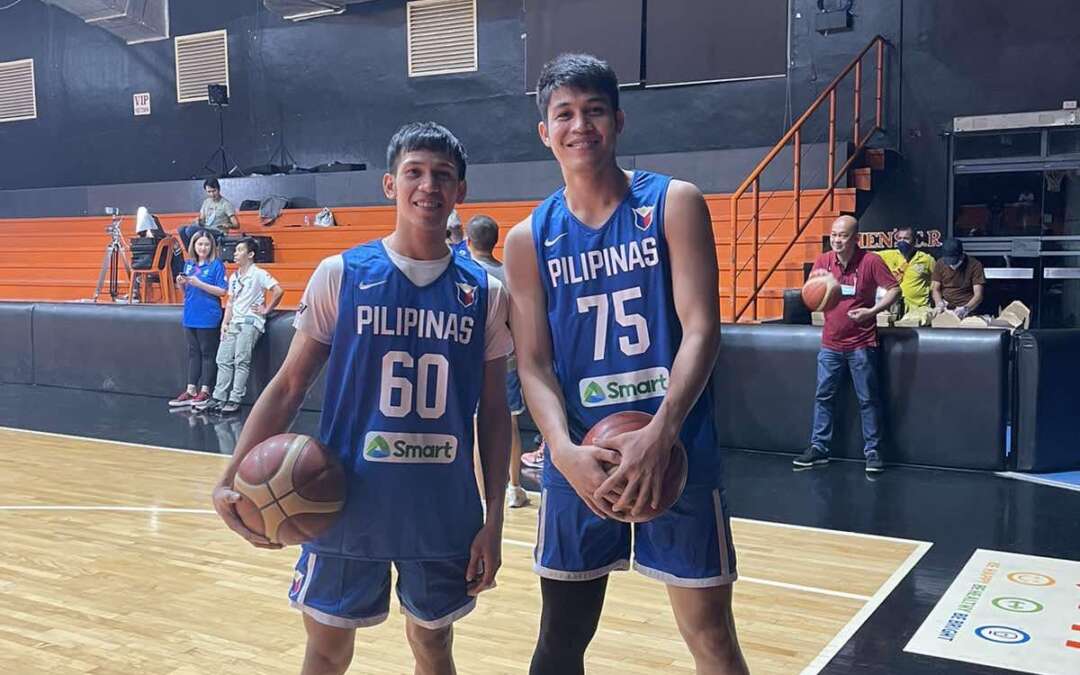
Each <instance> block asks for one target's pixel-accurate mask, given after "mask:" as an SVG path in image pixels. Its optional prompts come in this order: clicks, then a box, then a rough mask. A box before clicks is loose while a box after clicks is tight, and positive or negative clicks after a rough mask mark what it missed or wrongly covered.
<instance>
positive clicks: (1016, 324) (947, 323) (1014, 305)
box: [930, 300, 1031, 331]
mask: <svg viewBox="0 0 1080 675" xmlns="http://www.w3.org/2000/svg"><path fill="white" fill-rule="evenodd" d="M1030 320H1031V310H1030V309H1028V307H1027V305H1025V304H1024V303H1022V302H1020V301H1019V300H1014V301H1013V302H1010V303H1009V305H1008V306H1007V307H1005V309H1003V310H1001V311H1000V312H999V313H998V315H997V316H989V315H985V316H967V317H964V318H963V319H961V318H960V317H959V316H957V315H956V313H955V312H953V311H952V310H948V309H947V310H945V311H943V312H940V313H938V314H937V315H936V316H934V318H933V319H932V320H931V322H930V325H931V326H933V327H934V328H996V329H1002V328H1004V329H1006V330H1010V331H1014V330H1018V329H1022V328H1027V327H1028V324H1029V323H1030Z"/></svg>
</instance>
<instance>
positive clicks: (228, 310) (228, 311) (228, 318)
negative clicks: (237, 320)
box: [221, 295, 233, 335]
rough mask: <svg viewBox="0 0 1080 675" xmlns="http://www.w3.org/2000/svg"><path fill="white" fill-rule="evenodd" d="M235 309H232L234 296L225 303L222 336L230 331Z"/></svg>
mask: <svg viewBox="0 0 1080 675" xmlns="http://www.w3.org/2000/svg"><path fill="white" fill-rule="evenodd" d="M232 317H233V309H232V296H231V295H230V296H229V299H228V300H226V301H225V314H224V315H223V316H222V317H221V334H222V335H224V334H225V331H227V330H229V324H230V323H232Z"/></svg>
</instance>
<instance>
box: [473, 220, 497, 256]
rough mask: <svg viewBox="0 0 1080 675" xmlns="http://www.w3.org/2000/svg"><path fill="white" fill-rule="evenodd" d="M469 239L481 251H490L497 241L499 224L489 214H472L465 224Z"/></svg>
mask: <svg viewBox="0 0 1080 675" xmlns="http://www.w3.org/2000/svg"><path fill="white" fill-rule="evenodd" d="M465 231H466V232H468V233H469V241H470V242H472V243H473V244H475V245H476V248H478V249H480V250H481V251H491V250H492V249H494V248H495V244H497V243H499V224H498V223H496V222H495V219H494V218H492V217H491V216H484V215H479V216H473V217H472V218H470V219H469V224H468V225H466V226H465Z"/></svg>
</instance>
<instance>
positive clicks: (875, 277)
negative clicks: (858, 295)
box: [848, 253, 901, 323]
mask: <svg viewBox="0 0 1080 675" xmlns="http://www.w3.org/2000/svg"><path fill="white" fill-rule="evenodd" d="M867 255H868V256H872V258H871V259H870V280H871V281H872V282H874V283H875V284H877V287H878V288H884V289H887V290H886V293H885V295H883V296H882V297H881V300H879V301H878V303H877V304H876V305H874V306H873V307H869V308H865V307H859V308H858V309H853V310H851V311H850V312H848V318H849V319H851V320H852V321H855V322H856V323H865V322H867V321H872V320H873V319H874V317H875V316H877V315H878V314H880V313H881V312H883V311H885V310H886V309H888V308H889V307H892V305H893V304H894V303H895V302H896V301H897V300H899V299H900V293H901V290H900V285H899V284H897V283H896V279H895V278H893V276H892V272H890V271H889V267H888V266H887V265H886V264H885V261H884V260H882V259H881V256H879V255H877V254H876V253H867Z"/></svg>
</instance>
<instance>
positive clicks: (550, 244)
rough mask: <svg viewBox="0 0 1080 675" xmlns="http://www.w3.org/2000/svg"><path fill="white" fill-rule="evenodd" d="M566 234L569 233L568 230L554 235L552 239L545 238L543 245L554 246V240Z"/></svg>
mask: <svg viewBox="0 0 1080 675" xmlns="http://www.w3.org/2000/svg"><path fill="white" fill-rule="evenodd" d="M568 234H570V233H569V232H563V233H562V234H560V235H559V236H557V237H555V238H554V239H545V240H544V246H554V245H555V242H557V241H559V240H560V239H562V238H563V237H565V236H566V235H568Z"/></svg>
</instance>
